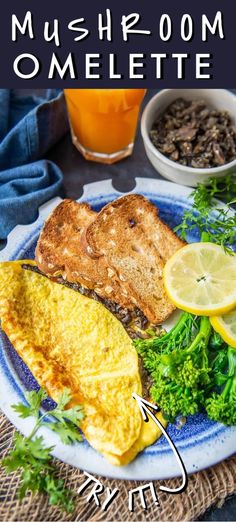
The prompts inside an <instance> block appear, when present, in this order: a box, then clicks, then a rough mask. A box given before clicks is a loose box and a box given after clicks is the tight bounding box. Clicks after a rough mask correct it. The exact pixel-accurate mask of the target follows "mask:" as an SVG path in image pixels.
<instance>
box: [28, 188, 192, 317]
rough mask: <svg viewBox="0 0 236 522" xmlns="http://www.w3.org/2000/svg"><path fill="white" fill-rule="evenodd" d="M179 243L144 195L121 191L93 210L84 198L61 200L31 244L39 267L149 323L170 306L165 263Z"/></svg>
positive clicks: (179, 246) (172, 308)
mask: <svg viewBox="0 0 236 522" xmlns="http://www.w3.org/2000/svg"><path fill="white" fill-rule="evenodd" d="M183 245H184V243H183V242H182V241H181V240H180V239H179V238H178V237H177V236H176V235H175V234H174V232H173V231H172V230H171V229H170V228H169V227H168V226H167V225H166V224H165V223H163V222H162V221H161V220H160V218H159V217H158V210H157V208H156V207H155V205H153V204H152V203H151V202H150V201H149V200H147V199H146V198H145V197H143V196H141V195H137V194H130V195H127V196H123V197H121V198H119V199H117V200H115V201H113V202H111V203H109V204H108V205H106V206H105V207H104V208H103V209H102V210H101V212H99V213H98V214H97V213H96V212H94V211H93V210H92V209H91V208H90V206H89V205H88V204H87V203H77V202H76V201H72V200H69V199H67V200H64V201H63V202H62V203H60V205H58V207H56V209H55V210H54V211H53V213H52V214H51V215H50V216H49V218H48V219H47V221H46V222H45V225H44V227H43V230H42V232H41V234H40V238H39V240H38V244H37V248H36V253H35V255H36V262H37V265H38V267H39V269H40V270H41V271H42V272H44V273H45V274H46V275H48V276H49V277H57V276H62V277H63V278H64V279H66V280H67V281H69V282H72V283H73V282H75V283H80V284H81V285H83V286H85V287H86V288H89V289H92V290H95V292H96V293H97V294H98V295H99V296H100V297H102V298H105V299H109V300H110V301H111V302H114V303H118V304H119V305H121V306H122V307H125V308H128V309H129V310H134V308H139V309H140V310H141V311H142V312H143V313H144V314H145V315H146V317H147V318H148V319H149V321H151V322H152V323H155V324H160V323H163V322H164V321H165V320H166V319H167V317H168V316H169V315H170V314H171V312H172V311H173V310H174V306H173V305H172V303H171V302H170V301H169V299H168V297H167V295H166V293H165V289H164V284H163V277H162V275H163V268H164V265H165V262H166V261H167V259H169V257H170V256H171V255H173V253H174V252H175V251H176V250H178V249H179V248H181V247H182V246H183Z"/></svg>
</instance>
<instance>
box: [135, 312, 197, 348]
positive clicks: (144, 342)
mask: <svg viewBox="0 0 236 522" xmlns="http://www.w3.org/2000/svg"><path fill="white" fill-rule="evenodd" d="M194 322H195V317H194V316H193V315H191V314H190V313H188V312H183V313H182V315H181V317H180V318H179V320H178V322H177V323H176V325H175V326H174V327H173V328H172V329H171V330H170V331H169V332H167V333H165V334H164V335H162V336H160V337H152V338H151V339H135V340H134V344H135V346H136V347H137V348H138V349H145V350H146V349H148V348H151V349H152V350H154V351H158V348H161V349H163V347H164V346H165V348H167V349H170V350H172V349H173V348H175V347H176V345H177V344H178V345H182V344H183V342H184V340H186V341H187V342H189V340H190V336H191V332H192V326H193V325H194Z"/></svg>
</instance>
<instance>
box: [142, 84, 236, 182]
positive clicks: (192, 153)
mask: <svg viewBox="0 0 236 522" xmlns="http://www.w3.org/2000/svg"><path fill="white" fill-rule="evenodd" d="M141 132H142V137H143V141H144V146H145V150H146V153H147V156H148V158H149V160H150V161H151V163H152V164H153V166H154V167H155V169H156V170H157V171H158V172H159V173H160V174H161V175H162V176H163V177H165V178H167V179H170V180H171V181H174V182H176V183H181V184H182V185H188V186H192V187H194V186H196V185H197V184H198V183H207V180H208V179H209V178H211V177H223V176H225V175H226V174H228V173H230V172H233V171H236V96H234V94H232V93H231V92H229V91H227V90H224V89H166V90H163V91H160V92H159V93H158V94H156V95H155V96H154V97H153V98H152V99H151V100H150V102H149V103H148V104H147V106H146V108H145V110H144V112H143V116H142V122H141Z"/></svg>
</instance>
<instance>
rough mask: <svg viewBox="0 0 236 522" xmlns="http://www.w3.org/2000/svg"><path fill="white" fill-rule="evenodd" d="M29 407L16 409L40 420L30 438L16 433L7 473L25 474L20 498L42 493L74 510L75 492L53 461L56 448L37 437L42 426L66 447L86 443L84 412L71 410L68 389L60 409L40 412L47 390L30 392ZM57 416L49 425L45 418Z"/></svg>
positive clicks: (28, 393)
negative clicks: (81, 430)
mask: <svg viewBox="0 0 236 522" xmlns="http://www.w3.org/2000/svg"><path fill="white" fill-rule="evenodd" d="M25 396H26V399H27V401H28V405H25V404H15V405H14V406H12V407H13V409H14V410H15V411H16V412H18V413H19V414H20V417H22V418H24V419H25V418H27V417H29V416H34V417H35V418H36V423H35V426H34V428H33V430H32V432H31V434H30V435H29V436H28V437H23V435H21V434H19V433H16V434H15V436H14V441H13V442H14V446H13V449H11V450H10V452H9V454H8V455H7V457H5V459H3V461H2V465H3V466H4V467H5V469H6V471H7V472H9V473H11V472H12V471H16V470H20V471H21V486H20V490H19V498H20V499H22V498H23V497H24V496H25V495H26V493H27V492H28V491H32V492H33V493H36V492H41V493H45V494H47V495H48V499H49V504H52V505H57V506H59V507H60V508H62V509H64V510H65V511H67V512H71V511H73V508H74V502H73V493H72V492H71V491H69V490H68V489H66V488H65V485H64V481H63V480H60V479H58V478H57V476H56V469H55V466H54V464H53V461H52V457H51V452H52V451H53V449H54V447H53V446H51V447H46V446H45V445H44V440H43V437H42V436H40V437H36V433H37V431H38V429H39V428H40V427H41V426H47V428H50V429H51V430H53V431H54V432H56V433H57V434H58V435H59V437H60V439H61V440H62V442H63V443H64V444H73V443H74V442H79V441H81V440H82V437H81V434H80V433H79V431H78V426H79V423H80V421H81V420H82V419H83V417H84V415H83V411H82V408H81V407H80V406H75V407H73V408H68V409H65V408H66V407H67V405H68V404H69V402H70V400H71V395H70V391H69V390H68V389H64V390H63V392H62V394H61V395H60V397H59V399H58V403H57V406H56V407H55V408H54V409H53V410H50V411H47V412H45V413H43V414H41V412H40V408H41V406H42V401H43V400H45V399H46V397H47V394H46V392H45V391H44V390H43V389H40V390H39V391H38V392H36V391H31V392H26V394H25ZM49 415H50V416H52V417H53V422H46V420H45V417H48V416H49Z"/></svg>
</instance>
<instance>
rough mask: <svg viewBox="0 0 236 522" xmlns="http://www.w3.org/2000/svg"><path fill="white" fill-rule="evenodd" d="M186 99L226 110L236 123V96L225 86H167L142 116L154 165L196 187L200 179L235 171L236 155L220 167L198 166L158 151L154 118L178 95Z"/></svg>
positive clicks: (145, 137) (166, 176)
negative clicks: (152, 135)
mask: <svg viewBox="0 0 236 522" xmlns="http://www.w3.org/2000/svg"><path fill="white" fill-rule="evenodd" d="M180 97H181V98H185V99H187V100H196V99H202V100H205V101H206V104H207V105H208V106H209V107H211V108H215V109H220V110H223V109H225V110H227V111H228V112H229V113H230V116H231V118H232V121H233V122H234V123H235V124H236V96H235V95H234V94H232V93H231V92H229V91H227V90H225V89H165V90H163V91H160V92H159V93H158V94H156V95H155V96H154V97H153V98H152V99H151V100H150V101H149V103H148V104H147V105H146V107H145V109H144V112H143V115H142V120H141V133H142V137H143V142H144V147H145V150H146V153H147V156H148V158H149V160H150V161H151V163H152V165H153V166H154V167H155V169H156V170H157V171H158V172H159V173H160V174H161V175H162V176H163V177H164V178H167V179H169V180H171V181H174V182H175V183H180V184H181V185H188V186H190V187H195V186H196V185H197V184H198V183H207V180H208V179H209V178H210V177H217V178H219V177H223V176H226V174H228V173H230V172H233V171H236V159H235V160H233V161H231V162H230V163H226V164H225V165H221V166H220V167H213V168H206V169H200V168H199V169H198V168H193V167H185V166H184V165H180V164H179V163H177V162H175V161H172V160H170V159H169V158H167V157H166V156H164V155H163V154H161V152H159V151H158V150H157V149H156V147H154V145H153V143H152V142H151V140H150V137H149V132H150V129H151V127H152V124H153V122H154V120H156V118H157V117H158V115H159V114H161V113H162V112H163V111H164V110H165V108H166V107H167V106H168V105H169V104H170V103H172V102H173V101H174V100H176V98H180Z"/></svg>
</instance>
